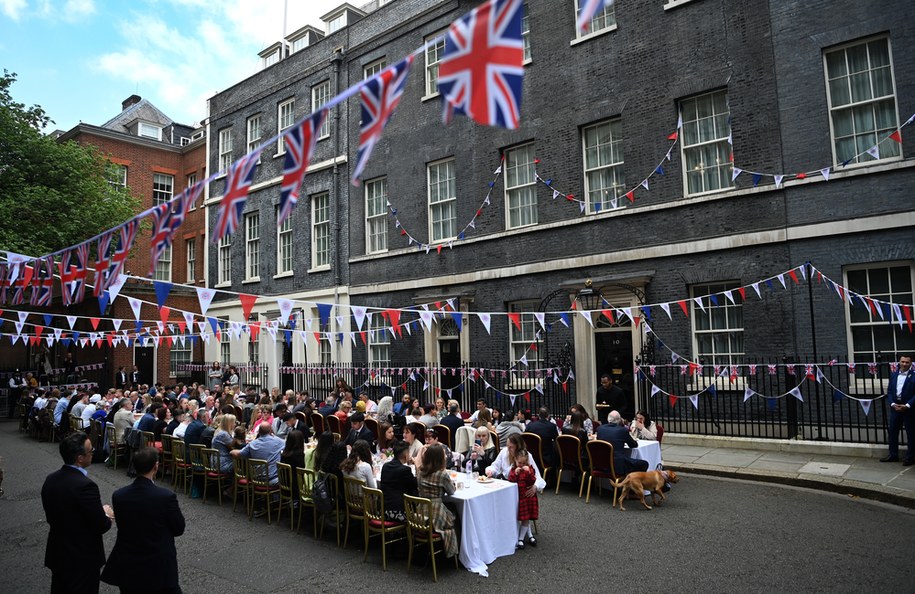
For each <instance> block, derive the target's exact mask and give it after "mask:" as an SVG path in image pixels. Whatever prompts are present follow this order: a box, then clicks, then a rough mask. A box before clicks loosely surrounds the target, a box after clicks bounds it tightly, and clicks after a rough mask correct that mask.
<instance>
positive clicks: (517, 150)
mask: <svg viewBox="0 0 915 594" xmlns="http://www.w3.org/2000/svg"><path fill="white" fill-rule="evenodd" d="M522 151H526V152H529V156H530V159H529V160H527V161H524V162H523V163H518V164H515V163H513V158H514V157H515V156H516V155H521V154H522ZM534 159H535V157H534V143H533V142H528V143H526V144H522V145H518V146H514V147H512V148H510V149H506V151H505V177H504V184H505V228H506V229H520V228H522V227H532V226H534V225H536V224H537V223H538V222H539V220H540V217H539V212H538V210H539V209H538V204H537V180H536V178H535V177H534ZM522 167H527V168H529V169H530V179H529V180H528V181H526V182H522V183H512V182H511V181H510V178H511V177H512V175H513V170H515V169H520V168H522ZM524 195H528V196H529V197H530V198H531V201H530V202H529V203H527V204H522V203H520V202H518V198H520V197H522V196H524ZM524 210H528V211H529V216H530V219H531V220H529V221H527V222H521V221H522V218H521V215H520V213H522V212H523V211H524ZM515 211H517V212H518V213H519V221H518V223H517V224H512V213H513V212H515Z"/></svg>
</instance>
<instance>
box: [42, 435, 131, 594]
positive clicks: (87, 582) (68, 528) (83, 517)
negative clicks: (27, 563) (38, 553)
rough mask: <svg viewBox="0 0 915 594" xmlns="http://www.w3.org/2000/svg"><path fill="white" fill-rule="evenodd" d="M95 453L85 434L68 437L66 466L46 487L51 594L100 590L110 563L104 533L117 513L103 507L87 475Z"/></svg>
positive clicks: (63, 448)
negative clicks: (101, 578)
mask: <svg viewBox="0 0 915 594" xmlns="http://www.w3.org/2000/svg"><path fill="white" fill-rule="evenodd" d="M94 451H95V450H94V449H93V447H92V442H91V441H90V440H89V436H88V435H86V434H85V433H84V432H82V431H74V432H73V433H71V434H69V435H67V436H66V437H64V438H63V439H62V440H61V442H60V457H61V458H63V461H64V465H63V467H61V469H60V470H58V471H56V472H52V473H51V474H49V475H48V477H47V478H46V479H45V481H44V485H43V486H42V487H41V505H42V506H43V507H44V511H45V515H46V516H47V518H48V525H49V526H50V527H51V532H50V534H48V544H47V548H46V549H45V557H44V564H45V567H47V568H48V569H50V570H51V592H52V594H57V593H58V592H61V593H62V592H79V593H84V592H98V586H99V569H100V568H101V567H102V565H104V564H105V547H104V544H103V543H102V534H104V533H106V532H108V529H109V528H111V520H112V519H113V518H114V511H113V510H112V509H111V506H109V505H102V499H101V497H100V496H99V490H98V485H96V484H95V483H94V482H92V480H91V479H90V478H89V476H88V472H87V471H86V469H87V468H89V465H90V464H92V454H93V452H94Z"/></svg>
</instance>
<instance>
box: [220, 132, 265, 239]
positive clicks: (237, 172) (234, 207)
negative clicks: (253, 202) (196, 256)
mask: <svg viewBox="0 0 915 594" xmlns="http://www.w3.org/2000/svg"><path fill="white" fill-rule="evenodd" d="M260 154H261V152H260V151H259V150H258V151H254V152H253V153H248V154H247V155H245V156H244V157H242V158H241V159H239V160H238V161H236V162H235V163H232V165H231V166H230V167H229V174H228V175H227V176H226V193H225V195H224V196H223V197H222V200H221V201H220V202H219V209H218V212H217V215H216V216H217V218H216V228H215V229H214V230H213V243H218V242H219V240H220V239H222V238H223V237H225V236H226V235H229V234H231V233H233V232H234V231H235V229H236V228H238V221H239V219H241V212H242V210H244V208H245V202H247V201H248V191H249V190H250V189H251V184H252V182H254V171H255V169H257V160H258V159H259V158H260Z"/></svg>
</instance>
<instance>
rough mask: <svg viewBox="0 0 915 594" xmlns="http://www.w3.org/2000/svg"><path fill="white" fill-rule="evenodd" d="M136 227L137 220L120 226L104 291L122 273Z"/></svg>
mask: <svg viewBox="0 0 915 594" xmlns="http://www.w3.org/2000/svg"><path fill="white" fill-rule="evenodd" d="M138 226H139V222H138V221H137V219H133V220H130V221H127V222H126V223H124V224H123V225H121V229H120V233H119V240H118V247H117V249H116V250H115V251H114V255H113V256H112V257H111V269H110V270H109V271H108V274H107V275H106V276H105V286H104V288H105V289H107V288H108V287H110V286H111V285H113V284H114V282H115V281H116V280H117V279H118V277H119V276H121V273H122V272H123V271H124V265H125V264H126V262H127V257H128V256H129V255H130V248H131V247H133V240H134V239H135V238H136V236H137V227H138Z"/></svg>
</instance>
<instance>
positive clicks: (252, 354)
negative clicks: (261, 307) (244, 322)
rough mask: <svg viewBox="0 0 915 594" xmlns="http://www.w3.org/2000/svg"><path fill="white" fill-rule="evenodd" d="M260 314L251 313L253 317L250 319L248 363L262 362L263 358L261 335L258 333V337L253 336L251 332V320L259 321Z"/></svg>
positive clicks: (256, 363)
mask: <svg viewBox="0 0 915 594" xmlns="http://www.w3.org/2000/svg"><path fill="white" fill-rule="evenodd" d="M257 320H258V315H257V314H251V319H249V320H248V328H249V330H248V335H249V336H248V363H250V364H253V365H258V364H260V360H261V348H260V347H261V335H260V333H258V334H257V338H254V337H252V336H251V335H250V334H251V330H250V328H251V322H257Z"/></svg>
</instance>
